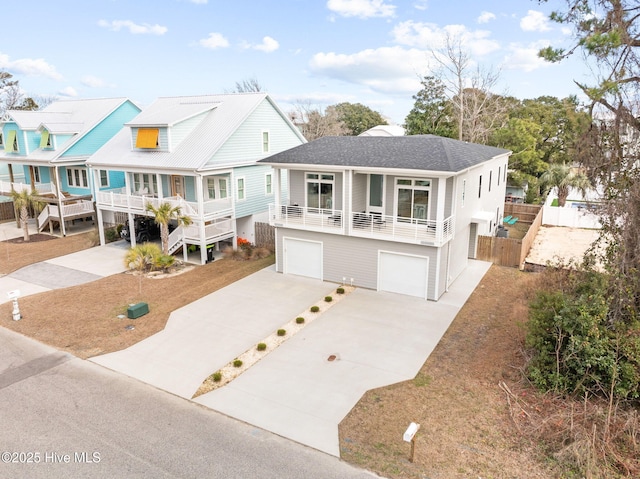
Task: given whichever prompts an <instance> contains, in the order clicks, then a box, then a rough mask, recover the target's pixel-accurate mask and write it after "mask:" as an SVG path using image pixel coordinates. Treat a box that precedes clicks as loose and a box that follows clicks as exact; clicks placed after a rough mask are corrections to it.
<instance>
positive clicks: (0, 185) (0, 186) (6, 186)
mask: <svg viewBox="0 0 640 479" xmlns="http://www.w3.org/2000/svg"><path fill="white" fill-rule="evenodd" d="M35 187H36V192H37V194H39V195H46V194H54V195H55V194H56V185H55V184H53V183H36V185H35ZM11 191H16V192H17V193H20V192H22V191H31V185H29V184H27V183H11V182H10V181H0V193H5V194H9V193H11ZM56 196H57V195H56Z"/></svg>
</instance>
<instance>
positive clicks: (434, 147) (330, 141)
mask: <svg viewBox="0 0 640 479" xmlns="http://www.w3.org/2000/svg"><path fill="white" fill-rule="evenodd" d="M507 153H509V150H505V149H503V148H495V147H493V146H486V145H479V144H476V143H467V142H465V141H458V140H454V139H451V138H444V137H441V136H435V135H412V136H399V137H373V136H369V137H367V136H327V137H323V138H319V139H317V140H315V141H312V142H309V143H305V144H304V145H300V146H296V147H295V148H291V149H289V150H287V151H283V152H282V153H277V154H275V155H272V156H270V157H268V158H265V159H263V160H260V162H262V163H269V164H282V165H294V164H304V165H319V166H320V165H322V166H337V167H345V168H359V167H360V168H399V169H409V170H428V171H442V172H452V173H455V172H458V171H462V170H465V169H467V168H469V167H472V166H475V165H478V164H480V163H483V162H485V161H487V160H490V159H492V158H495V157H496V156H500V155H505V154H507Z"/></svg>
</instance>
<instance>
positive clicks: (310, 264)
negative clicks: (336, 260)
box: [283, 238, 322, 279]
mask: <svg viewBox="0 0 640 479" xmlns="http://www.w3.org/2000/svg"><path fill="white" fill-rule="evenodd" d="M283 248H284V251H283V253H284V265H283V270H284V273H285V274H297V275H299V276H308V277H309V278H316V279H322V243H320V242H318V241H307V240H301V239H295V238H284V239H283Z"/></svg>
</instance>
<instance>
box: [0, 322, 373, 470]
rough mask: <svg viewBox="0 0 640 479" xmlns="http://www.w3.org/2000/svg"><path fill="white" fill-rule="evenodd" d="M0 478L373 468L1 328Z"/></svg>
mask: <svg viewBox="0 0 640 479" xmlns="http://www.w3.org/2000/svg"><path fill="white" fill-rule="evenodd" d="M0 477H7V478H9V477H11V478H30V479H38V478H47V479H55V478H85V477H86V478H114V477H118V478H154V479H159V478H224V479H234V478H238V479H252V478H261V479H268V478H278V479H288V478H291V479H294V478H295V479H303V478H322V479H332V478H336V479H337V478H340V479H350V478H358V479H371V478H373V477H377V476H375V475H373V474H371V473H369V472H366V471H363V470H360V469H356V468H354V467H351V466H349V465H348V464H346V463H343V462H341V461H340V460H338V459H336V458H335V457H332V456H329V455H326V454H323V453H321V452H318V451H316V450H313V449H310V448H307V447H304V446H301V445H299V444H296V443H294V442H290V441H288V440H286V439H283V438H281V437H279V436H276V435H274V434H271V433H268V432H266V431H264V430H261V429H258V428H255V427H253V426H250V425H247V424H245V423H242V422H239V421H236V420H233V419H231V418H228V417H226V416H223V415H221V414H219V413H216V412H214V411H211V410H209V409H207V408H205V407H203V406H200V405H198V404H195V403H192V402H191V401H188V400H185V399H182V398H179V397H177V396H173V395H171V394H169V393H166V392H164V391H160V390H158V389H155V388H153V387H151V386H148V385H146V384H143V383H141V382H139V381H137V380H134V379H131V378H128V377H125V376H123V375H120V374H118V373H115V372H112V371H109V370H107V369H105V368H103V367H102V366H99V365H96V364H93V363H90V362H88V361H83V360H80V359H77V358H75V357H73V356H71V355H68V354H66V353H62V352H59V351H57V350H55V349H52V348H49V347H47V346H44V345H42V344H40V343H37V342H35V341H32V340H30V339H28V338H25V337H23V336H20V335H18V334H16V333H13V332H11V331H9V330H6V329H5V328H2V327H0Z"/></svg>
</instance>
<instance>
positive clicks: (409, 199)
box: [396, 178, 431, 222]
mask: <svg viewBox="0 0 640 479" xmlns="http://www.w3.org/2000/svg"><path fill="white" fill-rule="evenodd" d="M430 191H431V180H416V179H411V178H396V214H397V216H398V219H399V220H400V221H406V220H410V221H411V222H420V221H427V220H428V219H429V192H430Z"/></svg>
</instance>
